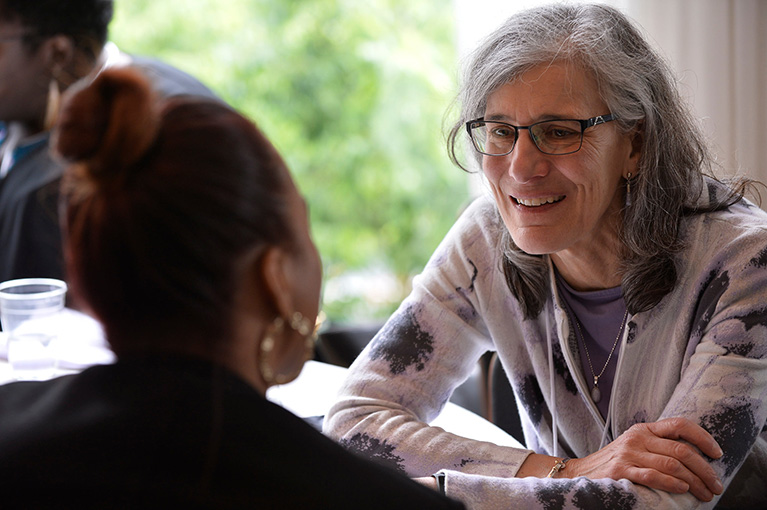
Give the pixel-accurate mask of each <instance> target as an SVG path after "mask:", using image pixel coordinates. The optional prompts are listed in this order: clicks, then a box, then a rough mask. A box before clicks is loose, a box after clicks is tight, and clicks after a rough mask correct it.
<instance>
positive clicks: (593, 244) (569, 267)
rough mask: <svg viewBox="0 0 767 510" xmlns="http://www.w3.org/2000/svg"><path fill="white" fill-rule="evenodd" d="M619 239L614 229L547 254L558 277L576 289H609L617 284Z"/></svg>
mask: <svg viewBox="0 0 767 510" xmlns="http://www.w3.org/2000/svg"><path fill="white" fill-rule="evenodd" d="M621 249H622V243H621V241H620V239H619V237H618V234H617V232H608V233H606V234H605V235H603V236H601V238H600V239H597V240H591V241H590V242H588V243H587V244H584V245H577V246H574V247H572V248H568V249H567V250H562V251H560V252H557V253H552V254H551V261H552V262H553V263H554V266H556V268H557V271H559V274H560V275H561V276H562V278H563V279H564V280H565V281H566V282H567V283H568V285H570V286H571V287H572V288H573V289H575V290H578V291H590V290H602V289H611V288H613V287H617V286H619V285H620V284H621V279H622V270H621V265H622V264H621V257H620V253H621Z"/></svg>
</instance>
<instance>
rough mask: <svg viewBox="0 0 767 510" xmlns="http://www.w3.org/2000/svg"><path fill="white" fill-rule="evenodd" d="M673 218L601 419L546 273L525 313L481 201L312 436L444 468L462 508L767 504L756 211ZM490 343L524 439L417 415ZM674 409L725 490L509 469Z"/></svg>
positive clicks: (764, 225)
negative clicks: (544, 287)
mask: <svg viewBox="0 0 767 510" xmlns="http://www.w3.org/2000/svg"><path fill="white" fill-rule="evenodd" d="M702 200H707V198H704V199H702ZM682 227H683V233H684V234H683V235H684V236H685V237H684V238H685V240H686V243H687V244H686V248H685V250H684V251H683V252H682V253H681V255H680V256H679V257H678V259H677V273H678V281H677V284H676V286H675V287H674V289H673V291H672V292H670V293H669V294H667V295H666V296H665V297H664V298H663V300H662V301H661V302H660V303H659V304H658V305H656V306H655V307H654V308H653V309H651V310H649V311H648V312H643V313H638V314H635V315H630V316H629V322H628V327H627V328H626V330H625V332H624V335H623V338H622V340H621V349H620V353H619V356H618V361H617V363H618V368H617V369H616V377H615V382H614V386H613V390H612V395H611V402H612V405H611V407H610V413H609V417H608V418H609V419H608V424H607V427H606V426H605V420H604V419H603V418H602V416H601V415H600V414H599V412H598V411H597V409H596V406H595V405H594V404H593V402H592V401H591V400H590V399H589V398H588V385H587V378H586V377H585V376H584V374H583V371H582V369H581V364H580V357H579V352H578V344H577V342H576V339H575V335H574V332H573V329H572V327H571V325H570V324H569V321H568V319H567V315H566V313H565V310H564V307H563V303H562V301H561V299H560V298H559V296H558V294H557V290H556V285H555V283H554V278H553V276H551V278H550V285H551V293H550V297H549V298H548V301H547V303H546V305H545V307H544V310H543V312H542V313H541V314H540V315H539V316H538V317H536V318H534V319H524V318H523V313H522V310H521V308H520V306H519V303H518V302H517V300H516V299H515V298H514V297H513V295H512V294H511V292H510V291H509V289H508V287H507V285H506V281H505V278H504V275H503V272H502V270H501V248H500V246H499V243H500V238H501V236H500V232H501V231H502V229H503V228H504V225H503V223H502V221H501V220H500V217H499V215H498V213H497V211H496V208H495V206H494V204H493V203H492V201H491V200H490V199H487V198H484V197H483V198H480V199H478V200H476V201H475V202H474V203H473V204H472V205H471V206H470V207H469V208H467V210H466V211H465V212H464V213H463V215H462V216H461V217H460V218H459V220H458V221H457V222H456V224H455V225H454V227H453V228H452V229H451V231H450V232H449V233H448V234H447V236H446V238H445V239H444V241H443V242H442V243H441V245H440V246H439V248H438V249H437V250H436V252H435V253H434V255H433V256H432V258H431V260H430V261H429V263H428V264H427V266H426V268H425V269H424V271H423V273H422V274H421V275H420V276H418V277H417V278H416V279H415V280H414V282H413V291H412V293H411V295H410V296H409V297H408V298H407V299H406V300H405V301H404V302H403V303H402V305H401V306H400V308H399V310H398V311H397V312H396V313H395V314H394V315H393V316H392V317H391V318H390V319H389V321H388V322H387V323H386V325H385V326H384V327H383V329H382V330H381V331H380V332H379V333H378V335H376V337H375V338H374V339H373V340H372V341H371V343H370V344H369V345H368V346H367V348H366V349H365V351H364V352H363V353H362V354H361V355H360V356H359V358H358V359H357V360H356V361H355V363H354V364H353V365H352V367H351V368H350V370H349V375H348V378H347V380H346V382H345V385H344V386H343V388H342V389H341V391H340V394H339V397H338V401H337V402H336V404H335V405H334V406H333V407H332V409H331V410H330V412H329V413H328V416H327V417H326V421H325V432H326V433H327V434H329V435H330V436H331V437H334V438H335V439H337V440H339V441H340V442H341V443H342V444H344V445H345V446H347V447H348V448H349V449H351V450H354V451H357V452H360V453H362V454H364V455H367V456H370V457H374V458H378V459H379V460H381V461H385V462H387V463H389V464H391V465H393V466H395V467H396V468H397V469H398V470H400V471H402V472H405V473H407V474H408V475H410V476H414V477H415V476H429V475H432V474H433V473H436V472H438V471H444V472H445V474H446V479H445V482H446V490H447V494H448V495H450V496H452V497H454V498H456V499H459V500H462V501H464V502H465V503H466V504H467V507H469V508H472V509H491V508H511V507H517V508H526V509H534V508H582V509H595V508H617V509H635V508H653V509H657V508H664V509H666V508H713V507H714V506H715V505H716V504H717V503H719V504H720V506H719V508H724V507H729V506H730V505H732V507H737V508H767V489H765V482H767V427H765V423H766V422H767V214H766V213H765V212H763V211H761V210H760V209H758V208H756V207H755V206H754V205H752V204H750V203H748V202H746V201H742V202H740V203H738V204H736V205H733V206H731V207H729V208H728V209H726V210H724V211H719V212H715V213H706V214H698V215H692V216H689V217H686V218H685V219H684V220H683V224H682ZM549 264H550V262H549ZM549 273H551V270H550V271H549ZM488 350H490V351H497V352H498V355H499V357H500V359H501V361H502V363H503V366H504V369H505V371H506V373H507V374H508V376H509V380H510V382H511V386H512V387H513V389H514V393H515V396H516V399H517V402H518V405H519V409H520V414H521V415H522V416H521V418H522V422H523V428H524V433H525V441H526V445H527V447H528V448H529V450H526V449H515V448H510V447H507V446H498V445H495V444H492V443H489V442H481V441H474V440H470V439H466V438H462V437H458V436H455V435H453V434H450V433H447V432H445V431H443V430H442V429H440V428H438V427H431V426H429V425H428V423H429V422H430V421H431V420H432V419H434V417H436V416H437V415H438V414H439V412H440V411H441V409H442V407H443V406H444V405H445V403H446V402H447V400H448V398H449V397H450V395H451V393H452V391H453V390H454V389H455V388H456V387H457V386H458V385H460V384H461V382H462V381H463V380H465V379H466V378H467V377H468V376H469V374H470V373H471V371H472V369H473V368H474V367H475V366H476V363H477V360H478V359H479V358H480V356H481V355H482V354H483V353H484V352H486V351H488ZM674 416H682V417H686V418H689V419H690V420H692V421H694V422H696V423H698V424H700V425H701V426H703V427H704V428H705V429H707V430H708V431H709V432H710V433H711V434H712V435H713V436H714V438H715V439H716V440H717V441H718V442H719V444H720V446H721V447H722V449H723V450H724V456H723V457H722V458H721V459H718V460H716V461H711V465H712V467H713V468H714V469H715V470H716V472H717V473H718V474H719V476H720V477H721V478H722V482H723V483H724V486H725V488H726V494H725V495H724V496H722V497H717V498H715V499H714V500H713V501H712V502H710V503H702V502H700V501H698V500H697V499H696V498H695V497H694V496H692V495H691V494H690V493H686V494H669V493H666V492H663V491H656V490H652V489H649V488H647V487H644V486H641V485H635V484H632V483H631V482H629V481H628V480H617V481H615V480H610V479H600V480H592V479H587V478H585V477H581V478H575V479H538V478H514V475H515V473H516V472H517V470H518V469H519V467H520V465H521V464H522V463H523V462H524V460H525V458H526V457H527V456H528V454H529V453H530V452H531V451H534V452H538V453H545V454H550V455H555V454H556V455H561V456H565V455H566V456H570V457H584V456H586V455H589V454H591V453H593V452H595V451H597V450H598V449H599V448H600V444H601V443H602V440H603V434H604V435H605V436H606V437H605V438H604V439H605V441H611V440H612V439H614V438H616V437H618V436H619V435H620V434H622V433H623V432H624V431H626V429H628V428H629V427H631V426H632V425H633V424H635V423H639V422H651V421H656V420H659V419H662V418H667V417H674ZM554 437H556V438H557V443H558V444H557V448H556V450H555V448H554V444H553V441H554Z"/></svg>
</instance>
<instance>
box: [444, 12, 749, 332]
mask: <svg viewBox="0 0 767 510" xmlns="http://www.w3.org/2000/svg"><path fill="white" fill-rule="evenodd" d="M554 61H567V62H573V63H575V64H577V65H579V66H580V67H581V68H583V69H586V70H587V71H588V72H590V73H592V75H593V76H594V77H595V78H596V82H597V84H598V88H599V93H600V96H601V97H602V99H603V100H604V101H605V103H606V104H607V106H608V108H609V110H610V111H611V112H612V113H613V114H616V115H617V117H618V120H617V123H618V125H619V129H621V130H622V131H623V132H626V133H629V132H632V131H633V130H637V132H638V133H639V136H640V137H641V142H642V154H641V157H640V162H639V167H638V171H637V175H636V176H635V177H633V178H632V179H631V194H632V205H631V207H628V208H626V209H625V210H624V217H623V226H622V232H621V238H622V241H623V247H624V252H623V253H621V254H620V256H621V259H622V265H623V281H622V287H623V295H624V298H625V300H626V306H627V308H628V309H629V311H630V312H631V313H636V312H639V311H645V310H648V309H650V308H652V307H653V306H655V305H656V304H657V303H658V302H659V301H660V300H661V299H662V298H663V296H665V295H666V294H667V293H668V292H670V291H671V290H672V289H673V287H674V285H675V283H676V278H677V272H676V267H675V264H674V255H675V254H676V253H678V252H679V251H680V250H682V248H683V242H682V240H681V238H680V222H681V219H682V218H683V216H685V215H687V214H694V213H698V212H702V211H703V209H702V208H701V207H700V206H699V204H698V202H699V198H700V195H701V193H702V192H704V190H706V185H705V181H704V179H703V176H704V175H711V174H712V172H711V170H712V166H713V158H712V157H711V155H710V153H709V149H708V148H707V145H706V143H705V139H704V137H703V134H702V132H701V130H700V127H699V126H698V124H697V122H696V121H695V120H694V119H693V117H692V115H691V113H690V111H689V110H688V108H687V107H686V105H685V103H684V102H683V100H682V99H681V97H680V95H679V92H678V89H677V82H676V79H675V78H674V75H673V73H672V71H671V69H670V67H669V66H668V65H667V64H666V62H665V61H664V59H663V58H661V56H660V55H658V53H657V52H656V51H654V50H653V49H652V48H651V47H650V45H649V44H648V43H647V42H646V41H645V39H644V37H643V36H642V35H641V33H640V32H639V30H637V28H635V27H634V26H633V25H632V23H631V22H630V21H629V20H628V19H627V18H626V17H625V16H624V15H623V14H621V13H620V11H618V10H617V9H614V8H612V7H609V6H605V5H587V4H580V5H560V4H556V5H548V6H543V7H538V8H534V9H530V10H526V11H523V12H520V13H518V14H515V15H514V16H512V17H511V18H509V19H508V20H507V21H506V22H505V23H504V24H503V25H502V26H501V27H500V28H498V29H497V30H496V31H495V32H494V33H492V34H491V35H490V36H489V37H488V38H487V39H485V41H484V43H483V44H482V45H481V46H480V47H479V48H478V49H477V50H476V51H475V52H474V53H473V55H472V57H471V59H470V61H469V62H468V66H467V67H466V68H465V69H464V75H463V80H462V88H461V91H460V93H459V96H458V101H460V104H461V113H460V118H459V119H458V121H457V122H456V123H455V125H454V126H453V127H452V129H451V130H450V132H449V134H448V152H449V154H450V158H451V159H452V160H453V162H454V163H456V164H457V165H458V166H460V167H461V168H463V169H464V170H467V171H469V170H468V168H467V167H466V166H465V165H463V164H462V163H461V162H460V161H459V158H458V155H457V149H458V148H459V147H458V146H459V145H463V144H464V143H465V142H466V141H467V140H468V139H467V138H466V137H464V136H465V133H466V131H465V128H464V126H465V123H466V122H467V121H469V120H473V119H475V118H477V117H480V116H482V115H483V114H484V110H485V107H486V102H487V97H488V96H489V95H490V94H491V93H492V92H493V91H495V90H496V89H498V88H499V87H500V86H502V85H504V84H505V83H508V82H511V81H514V80H515V79H516V78H518V77H519V76H520V75H521V74H523V73H524V72H525V71H527V70H529V69H530V68H532V67H533V66H536V65H538V64H542V63H550V62H554ZM471 152H472V153H473V154H474V157H475V158H476V160H477V162H478V163H480V162H481V159H482V155H481V154H479V153H477V152H476V151H473V150H471ZM712 182H713V181H712ZM723 189H724V193H723V194H722V193H719V195H723V196H720V198H719V199H715V200H713V201H710V202H709V204H708V205H707V206H706V207H705V210H718V209H722V208H725V207H727V206H729V205H731V204H732V203H734V202H736V201H738V200H739V199H740V198H742V186H740V187H739V189H738V190H737V191H736V190H733V189H730V188H723ZM503 236H504V239H503V246H504V255H505V257H504V262H503V270H504V273H505V275H506V280H507V282H508V284H509V288H510V289H511V291H512V292H513V293H514V295H515V296H516V297H517V299H518V300H519V301H520V303H521V304H522V306H523V308H524V309H525V314H526V316H528V317H535V316H537V315H538V314H539V313H540V311H541V310H542V307H543V303H544V301H545V299H546V297H547V295H548V292H549V287H548V276H547V275H548V267H547V264H546V260H545V258H544V257H542V256H538V255H530V254H527V253H525V252H523V251H522V250H521V249H519V248H518V247H517V246H516V245H515V244H514V241H513V240H512V239H511V235H510V234H509V232H508V231H507V230H506V229H504V233H503Z"/></svg>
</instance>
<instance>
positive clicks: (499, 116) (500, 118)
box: [484, 113, 575, 125]
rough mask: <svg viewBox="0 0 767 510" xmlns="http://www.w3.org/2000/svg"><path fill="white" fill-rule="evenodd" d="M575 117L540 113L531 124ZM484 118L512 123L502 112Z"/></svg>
mask: <svg viewBox="0 0 767 510" xmlns="http://www.w3.org/2000/svg"><path fill="white" fill-rule="evenodd" d="M574 118H575V117H572V116H569V115H555V114H550V113H547V114H543V115H539V116H538V117H537V120H535V121H533V122H531V123H530V124H535V123H536V122H546V121H547V120H561V119H574ZM484 119H485V120H489V121H496V122H505V123H507V124H512V122H511V119H510V118H509V117H508V116H506V115H504V114H502V113H497V114H494V115H486V116H485V117H484ZM512 125H513V124H512Z"/></svg>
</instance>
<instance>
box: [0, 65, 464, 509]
mask: <svg viewBox="0 0 767 510" xmlns="http://www.w3.org/2000/svg"><path fill="white" fill-rule="evenodd" d="M68 94H69V97H68V98H67V99H66V101H65V104H64V106H63V109H62V112H61V118H60V121H59V124H58V127H57V128H56V129H55V132H54V136H53V144H54V147H55V149H56V151H57V153H58V156H59V157H60V158H62V159H63V160H64V161H66V162H67V170H66V172H65V175H64V180H63V183H62V193H63V199H64V203H63V208H64V209H63V210H64V212H63V223H64V227H63V229H64V240H65V250H64V253H65V257H66V261H67V269H68V274H69V276H70V288H71V292H72V293H73V295H74V299H75V302H76V303H77V304H78V305H79V306H81V307H82V308H83V309H85V310H87V311H89V312H90V313H91V314H92V315H93V316H94V317H96V318H97V319H98V320H99V321H100V322H101V323H102V324H103V327H104V331H105V334H106V338H107V340H108V342H109V344H110V346H111V347H112V349H113V350H114V352H115V353H116V354H117V358H118V359H117V362H116V363H115V364H113V365H102V366H96V367H92V368H89V369H87V370H85V371H83V372H81V373H79V374H76V375H68V376H63V377H60V378H57V379H53V380H50V381H37V382H16V383H11V384H7V385H4V386H0V506H2V508H3V509H7V508H24V509H26V508H77V509H82V508H99V509H102V508H211V509H214V508H215V509H234V508H238V509H239V508H242V509H246V508H247V509H252V508H280V509H283V508H284V509H301V510H304V509H312V508H316V509H325V508H340V509H346V508H349V509H359V508H365V509H389V508H409V509H414V510H415V509H418V510H422V509H424V508H429V509H437V508H445V509H448V508H455V509H459V508H463V505H462V504H460V503H458V502H455V501H451V500H450V499H448V498H446V497H444V496H441V495H439V494H437V493H435V492H434V491H431V490H429V489H428V488H426V487H423V486H422V485H419V484H418V483H416V482H414V481H412V480H409V479H408V478H407V477H405V476H403V475H402V474H399V473H396V472H395V471H394V470H390V469H389V468H386V467H382V466H379V465H377V464H374V463H372V462H370V461H368V460H366V459H363V458H361V457H359V456H356V455H354V454H352V453H350V452H348V451H346V450H344V449H343V448H341V447H340V446H339V445H338V444H336V443H334V442H333V441H332V440H330V439H328V438H326V437H324V436H323V435H322V434H321V433H320V432H319V431H318V430H316V429H315V428H314V427H313V426H312V425H310V424H309V423H307V422H305V421H304V420H301V419H299V418H298V417H296V416H294V415H292V414H291V413H289V412H288V411H286V410H285V409H283V408H281V407H279V406H277V405H276V404H273V403H271V402H269V401H267V400H266V399H265V393H266V390H267V388H268V387H269V386H271V385H274V384H282V383H286V382H289V381H291V380H292V379H294V378H295V377H296V376H297V375H298V373H299V372H300V370H301V368H302V366H303V364H304V362H305V361H306V360H307V359H308V358H310V357H311V355H312V353H313V345H314V342H313V336H314V334H313V333H314V326H315V319H316V317H317V314H318V309H319V300H320V285H321V275H322V270H321V263H320V258H319V254H318V253H317V250H316V248H315V246H314V243H313V241H312V239H311V235H310V231H309V223H308V218H307V207H306V203H305V201H304V200H303V198H302V197H301V195H300V194H299V192H298V190H297V188H296V186H295V184H294V183H293V180H292V179H291V176H290V174H289V172H288V170H287V168H286V167H285V164H284V162H283V161H282V159H281V158H280V156H279V154H278V153H277V152H276V150H275V149H274V147H273V146H272V145H271V144H270V143H269V141H268V140H267V139H266V138H265V137H264V135H263V134H262V133H261V132H260V131H259V130H258V129H257V128H256V126H255V125H254V124H253V123H251V122H250V121H249V120H248V119H246V118H245V117H243V116H242V115H240V114H239V113H237V112H236V111H234V110H232V109H231V108H229V107H228V106H226V105H225V104H223V103H221V102H219V101H217V100H214V99H206V98H193V97H178V98H166V99H158V97H157V94H156V92H155V91H154V90H153V89H152V87H151V86H150V84H149V82H148V81H147V79H146V78H145V77H144V76H143V75H141V74H140V73H138V72H137V71H136V70H132V69H110V70H106V71H104V72H103V73H101V74H100V75H99V76H98V77H97V78H96V79H95V80H94V81H93V82H92V83H84V82H83V83H80V84H78V85H77V86H75V87H73V88H72V89H71V90H70V92H69V93H68Z"/></svg>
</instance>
